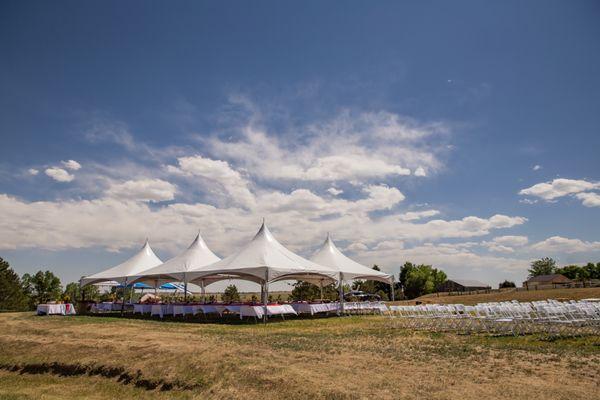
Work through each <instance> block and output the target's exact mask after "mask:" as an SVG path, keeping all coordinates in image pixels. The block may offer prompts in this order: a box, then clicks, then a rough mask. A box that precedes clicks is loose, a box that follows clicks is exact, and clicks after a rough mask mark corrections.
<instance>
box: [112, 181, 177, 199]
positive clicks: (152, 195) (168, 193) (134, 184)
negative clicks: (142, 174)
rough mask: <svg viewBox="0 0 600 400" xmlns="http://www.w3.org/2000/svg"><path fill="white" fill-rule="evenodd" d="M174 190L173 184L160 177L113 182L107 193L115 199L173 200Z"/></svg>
mask: <svg viewBox="0 0 600 400" xmlns="http://www.w3.org/2000/svg"><path fill="white" fill-rule="evenodd" d="M176 190H177V188H176V186H175V185H173V184H172V183H170V182H167V181H163V180H161V179H138V180H131V181H126V182H122V183H113V184H112V185H111V186H110V188H109V189H108V191H107V195H108V196H110V197H113V198H116V199H127V200H139V201H152V202H159V201H167V200H173V199H174V198H175V192H176Z"/></svg>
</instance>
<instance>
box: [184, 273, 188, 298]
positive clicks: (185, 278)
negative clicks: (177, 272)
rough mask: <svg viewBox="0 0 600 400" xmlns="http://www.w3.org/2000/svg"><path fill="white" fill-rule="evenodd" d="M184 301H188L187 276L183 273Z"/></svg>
mask: <svg viewBox="0 0 600 400" xmlns="http://www.w3.org/2000/svg"><path fill="white" fill-rule="evenodd" d="M183 302H184V303H186V302H187V276H186V274H185V272H184V273H183Z"/></svg>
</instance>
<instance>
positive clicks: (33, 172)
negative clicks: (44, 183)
mask: <svg viewBox="0 0 600 400" xmlns="http://www.w3.org/2000/svg"><path fill="white" fill-rule="evenodd" d="M27 172H28V173H29V175H34V176H35V175H37V174H39V173H40V171H39V170H37V169H35V168H29V169H28V170H27Z"/></svg>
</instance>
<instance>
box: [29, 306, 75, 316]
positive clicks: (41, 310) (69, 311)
mask: <svg viewBox="0 0 600 400" xmlns="http://www.w3.org/2000/svg"><path fill="white" fill-rule="evenodd" d="M37 313H38V315H52V314H58V315H74V314H76V313H75V307H74V306H73V304H71V303H67V304H39V305H38V306H37Z"/></svg>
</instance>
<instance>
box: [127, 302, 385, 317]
mask: <svg viewBox="0 0 600 400" xmlns="http://www.w3.org/2000/svg"><path fill="white" fill-rule="evenodd" d="M339 311H340V303H339V302H332V303H292V304H269V305H268V306H267V315H268V316H272V315H286V314H294V315H298V314H310V315H315V314H317V313H338V312H339ZM387 311H389V310H388V307H387V306H386V305H385V304H384V303H383V302H369V301H363V302H346V303H344V312H345V313H378V314H383V313H385V312H387ZM133 312H134V314H135V313H139V314H150V315H151V316H153V315H158V316H160V317H161V318H163V317H164V316H165V315H173V316H177V315H181V316H186V315H196V314H199V313H202V314H219V315H220V316H223V315H224V314H233V315H239V316H240V318H243V317H256V318H262V317H263V316H264V312H265V307H264V306H263V305H260V304H256V305H250V304H134V305H133Z"/></svg>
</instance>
